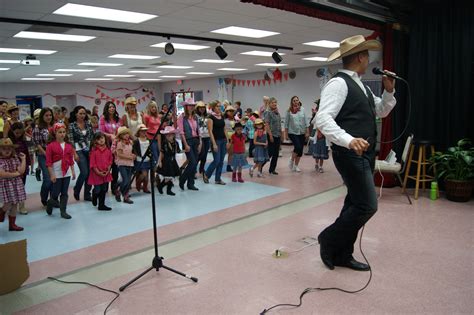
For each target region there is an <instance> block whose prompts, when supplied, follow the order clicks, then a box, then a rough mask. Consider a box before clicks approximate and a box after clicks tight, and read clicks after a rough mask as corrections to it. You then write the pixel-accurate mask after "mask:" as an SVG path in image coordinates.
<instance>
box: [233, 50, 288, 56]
mask: <svg viewBox="0 0 474 315" xmlns="http://www.w3.org/2000/svg"><path fill="white" fill-rule="evenodd" d="M240 54H241V55H248V56H260V57H271V56H272V54H273V51H261V50H252V51H246V52H243V53H240ZM278 54H279V55H280V56H284V55H286V54H285V53H281V52H279V53H278Z"/></svg>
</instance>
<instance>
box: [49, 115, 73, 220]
mask: <svg viewBox="0 0 474 315" xmlns="http://www.w3.org/2000/svg"><path fill="white" fill-rule="evenodd" d="M50 138H53V139H54V140H53V141H51V142H50V143H49V144H48V145H47V146H46V166H47V167H48V172H49V177H50V178H51V182H52V183H53V187H52V191H51V198H50V199H49V200H48V202H47V204H46V212H47V213H48V215H51V214H52V213H53V206H54V204H57V203H58V198H59V210H60V211H61V218H63V219H70V218H71V216H70V215H69V214H68V213H67V212H66V207H67V200H68V194H67V191H68V189H69V183H70V181H71V176H72V179H75V178H76V173H75V172H74V149H73V147H72V145H71V144H69V142H68V139H67V135H66V126H65V125H64V124H63V123H55V124H54V125H53V127H52V128H51V130H50ZM60 195H61V196H60Z"/></svg>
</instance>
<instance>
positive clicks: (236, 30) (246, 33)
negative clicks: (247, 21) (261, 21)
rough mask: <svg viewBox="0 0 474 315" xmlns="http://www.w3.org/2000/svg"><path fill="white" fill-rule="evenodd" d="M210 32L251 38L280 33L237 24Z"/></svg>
mask: <svg viewBox="0 0 474 315" xmlns="http://www.w3.org/2000/svg"><path fill="white" fill-rule="evenodd" d="M211 33H219V34H226V35H234V36H242V37H251V38H263V37H268V36H273V35H278V34H280V33H277V32H270V31H263V30H257V29H253V28H246V27H238V26H229V27H224V28H220V29H218V30H213V31H211Z"/></svg>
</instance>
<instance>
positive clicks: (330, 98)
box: [314, 69, 397, 149]
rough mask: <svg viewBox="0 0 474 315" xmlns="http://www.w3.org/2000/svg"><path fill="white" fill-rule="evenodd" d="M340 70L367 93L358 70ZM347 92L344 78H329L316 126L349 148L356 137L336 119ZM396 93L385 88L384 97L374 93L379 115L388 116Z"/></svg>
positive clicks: (336, 141)
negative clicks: (340, 125)
mask: <svg viewBox="0 0 474 315" xmlns="http://www.w3.org/2000/svg"><path fill="white" fill-rule="evenodd" d="M339 72H343V73H346V74H347V75H349V76H350V77H351V78H352V79H353V80H354V82H355V83H357V85H358V86H359V87H360V88H361V90H362V91H363V92H364V94H365V95H367V91H366V90H365V88H364V85H363V83H362V81H361V80H360V77H359V75H358V74H357V72H354V71H350V70H346V69H344V70H339ZM367 88H368V89H369V91H370V93H372V91H371V90H370V88H369V87H367ZM347 93H348V88H347V84H346V81H344V79H343V78H339V77H336V78H332V79H331V80H329V82H328V83H327V84H326V85H325V86H324V87H323V90H322V92H321V103H320V104H319V110H318V112H317V114H316V119H315V122H314V126H315V128H317V129H319V130H320V131H321V132H322V134H323V135H325V136H326V138H327V139H328V140H329V142H332V143H334V144H337V145H339V146H342V147H345V148H348V149H349V143H351V141H352V140H353V139H354V137H353V136H352V135H350V134H348V133H347V132H346V131H345V130H344V129H342V128H341V127H339V125H338V124H337V123H336V121H335V119H336V117H337V115H338V114H339V111H340V110H341V108H342V105H344V102H345V101H346V97H347ZM394 93H395V90H394V91H393V92H392V93H389V92H387V91H385V90H384V92H383V94H382V98H380V97H377V96H375V95H374V93H372V96H373V97H374V102H375V112H376V114H377V116H378V117H381V118H383V117H385V116H387V115H388V114H389V113H390V111H391V110H392V109H393V107H394V106H395V104H396V103H397V100H396V99H395V97H394V96H393V94H394Z"/></svg>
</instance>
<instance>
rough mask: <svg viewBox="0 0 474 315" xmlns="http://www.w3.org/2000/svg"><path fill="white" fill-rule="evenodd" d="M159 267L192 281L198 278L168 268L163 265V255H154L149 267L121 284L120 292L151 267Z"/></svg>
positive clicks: (196, 280)
mask: <svg viewBox="0 0 474 315" xmlns="http://www.w3.org/2000/svg"><path fill="white" fill-rule="evenodd" d="M160 268H164V269H166V270H169V271H171V272H174V273H176V274H178V275H180V276H182V277H185V278H188V279H190V280H192V281H193V282H198V278H196V277H191V276H189V275H187V274H184V273H182V272H181V271H178V270H176V269H173V268H170V267H168V266H165V265H163V257H159V256H155V257H154V258H153V262H152V263H151V267H150V268H148V269H147V270H145V271H143V272H142V273H141V274H139V275H138V276H136V277H135V278H133V279H132V280H130V281H129V282H127V283H126V284H124V285H123V286H121V287H120V288H119V291H120V292H122V291H123V290H125V289H126V288H127V287H128V286H129V285H131V284H132V283H134V282H135V281H137V280H138V279H140V278H141V277H143V276H144V275H146V274H147V273H148V272H149V271H151V270H153V269H156V271H160Z"/></svg>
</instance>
